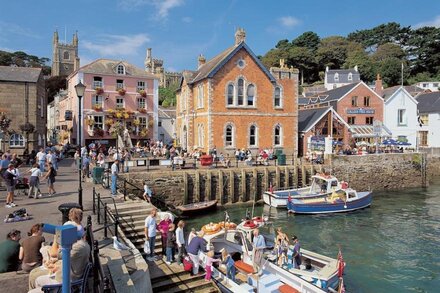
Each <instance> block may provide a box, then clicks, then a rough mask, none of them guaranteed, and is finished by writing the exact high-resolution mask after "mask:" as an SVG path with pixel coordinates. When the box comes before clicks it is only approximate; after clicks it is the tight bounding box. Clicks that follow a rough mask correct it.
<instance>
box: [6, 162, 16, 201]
mask: <svg viewBox="0 0 440 293" xmlns="http://www.w3.org/2000/svg"><path fill="white" fill-rule="evenodd" d="M17 178H18V173H17V172H16V171H15V166H14V165H13V164H9V165H8V169H7V170H6V171H5V173H4V174H3V179H4V180H5V184H6V191H7V192H8V195H7V196H6V205H5V207H7V208H13V207H15V206H17V205H16V204H15V203H14V190H15V182H16V180H17Z"/></svg>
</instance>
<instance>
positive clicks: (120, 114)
mask: <svg viewBox="0 0 440 293" xmlns="http://www.w3.org/2000/svg"><path fill="white" fill-rule="evenodd" d="M122 115H123V114H122V113H121V112H116V114H115V116H116V118H118V119H121V118H122Z"/></svg>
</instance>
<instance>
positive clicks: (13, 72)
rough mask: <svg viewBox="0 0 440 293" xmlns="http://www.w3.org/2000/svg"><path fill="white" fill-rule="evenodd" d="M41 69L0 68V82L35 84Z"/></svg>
mask: <svg viewBox="0 0 440 293" xmlns="http://www.w3.org/2000/svg"><path fill="white" fill-rule="evenodd" d="M41 72H42V69H41V68H30V67H15V66H0V81H18V82H37V81H38V79H39V78H40V75H41Z"/></svg>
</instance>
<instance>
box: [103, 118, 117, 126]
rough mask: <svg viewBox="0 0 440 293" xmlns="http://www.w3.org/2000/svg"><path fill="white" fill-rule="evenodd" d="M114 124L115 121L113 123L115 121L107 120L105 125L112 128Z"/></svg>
mask: <svg viewBox="0 0 440 293" xmlns="http://www.w3.org/2000/svg"><path fill="white" fill-rule="evenodd" d="M114 122H115V121H113V119H106V120H105V125H108V126H111V125H113V123H114Z"/></svg>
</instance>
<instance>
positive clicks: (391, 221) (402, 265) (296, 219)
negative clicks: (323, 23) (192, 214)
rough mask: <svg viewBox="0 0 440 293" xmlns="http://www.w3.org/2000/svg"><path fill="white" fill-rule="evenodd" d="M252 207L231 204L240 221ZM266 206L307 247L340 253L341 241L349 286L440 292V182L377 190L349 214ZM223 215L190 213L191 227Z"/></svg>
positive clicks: (260, 209)
mask: <svg viewBox="0 0 440 293" xmlns="http://www.w3.org/2000/svg"><path fill="white" fill-rule="evenodd" d="M247 208H249V209H251V207H249V206H243V205H233V206H231V207H228V208H227V210H228V211H229V214H230V216H231V219H232V220H233V221H236V222H237V223H238V222H239V221H240V219H241V218H243V217H244V215H245V211H246V209H247ZM263 212H264V213H265V214H266V215H270V218H271V221H273V222H274V224H275V226H276V227H277V226H280V227H282V228H283V230H284V231H285V232H287V233H288V234H289V235H292V234H296V235H297V236H298V237H299V238H300V241H301V246H302V247H303V248H306V249H309V250H312V251H316V252H318V253H321V254H324V255H327V256H330V257H334V258H336V256H337V253H338V245H340V246H341V248H342V252H343V256H344V259H345V261H346V263H347V267H346V271H345V272H346V276H345V279H344V281H345V283H346V286H347V291H348V292H388V293H391V292H440V184H438V185H432V186H430V187H429V188H427V189H411V190H407V191H399V192H376V193H374V195H373V204H372V206H371V208H368V209H365V210H360V211H356V212H352V213H347V214H333V215H316V216H307V215H302V216H299V215H288V214H287V213H286V211H285V210H283V209H279V210H276V209H274V208H270V209H269V207H268V206H264V207H263V206H261V205H260V206H257V207H255V215H261V214H262V213H263ZM222 218H223V209H218V210H217V212H216V213H213V214H207V215H202V216H199V217H197V218H196V219H189V220H188V222H187V223H188V224H187V227H186V229H185V230H187V231H188V230H189V229H190V228H191V227H195V228H198V229H200V227H201V226H202V225H203V224H206V223H208V222H216V221H221V220H222Z"/></svg>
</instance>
